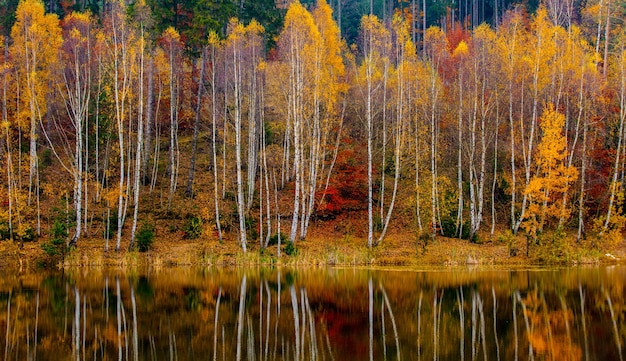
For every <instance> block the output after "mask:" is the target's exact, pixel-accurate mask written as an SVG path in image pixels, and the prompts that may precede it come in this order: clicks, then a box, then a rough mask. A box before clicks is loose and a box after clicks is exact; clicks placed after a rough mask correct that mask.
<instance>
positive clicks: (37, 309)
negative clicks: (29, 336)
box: [33, 292, 85, 360]
mask: <svg viewBox="0 0 626 361" xmlns="http://www.w3.org/2000/svg"><path fill="white" fill-rule="evenodd" d="M38 330H39V292H37V300H36V308H35V344H34V347H33V360H37V344H38V342H37V331H38ZM83 334H84V333H83ZM84 345H85V344H84V341H83V350H84ZM83 352H84V351H83ZM83 359H85V358H84V357H83Z"/></svg>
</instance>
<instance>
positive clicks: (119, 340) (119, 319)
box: [115, 277, 122, 361]
mask: <svg viewBox="0 0 626 361" xmlns="http://www.w3.org/2000/svg"><path fill="white" fill-rule="evenodd" d="M115 289H116V291H117V312H116V314H117V355H118V360H120V361H121V360H122V295H121V293H120V279H119V278H117V277H116V278H115Z"/></svg>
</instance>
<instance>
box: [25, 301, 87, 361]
mask: <svg viewBox="0 0 626 361" xmlns="http://www.w3.org/2000/svg"><path fill="white" fill-rule="evenodd" d="M37 309H39V294H37ZM37 316H39V311H37ZM36 323H37V322H35V324H36ZM36 331H37V328H35V342H37V332H36ZM94 342H95V340H94ZM86 343H87V296H86V295H85V294H84V293H83V360H86V359H87V354H86V350H87V345H86ZM35 359H36V358H35ZM94 360H95V357H94Z"/></svg>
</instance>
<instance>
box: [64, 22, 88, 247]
mask: <svg viewBox="0 0 626 361" xmlns="http://www.w3.org/2000/svg"><path fill="white" fill-rule="evenodd" d="M64 26H65V29H64V33H65V36H64V38H65V39H64V44H63V60H64V63H65V69H64V70H63V84H62V85H61V88H62V91H61V94H62V95H63V98H64V100H65V105H66V106H65V108H66V110H67V113H68V116H69V118H70V123H71V124H72V125H73V128H74V137H75V138H74V154H73V158H72V159H71V164H70V170H71V173H72V177H73V178H74V212H75V213H76V218H75V222H76V231H75V233H74V236H73V237H72V239H71V240H70V241H69V243H68V246H76V242H77V240H78V239H79V238H80V236H81V226H82V224H83V222H82V212H83V207H82V204H83V188H84V186H85V183H86V165H87V162H86V161H85V160H84V159H83V158H84V155H85V154H86V152H85V150H84V149H83V148H84V147H85V146H86V144H85V141H86V138H87V134H86V131H85V130H86V126H87V120H88V119H87V117H88V115H89V106H90V101H91V92H92V89H91V87H92V82H91V81H92V76H91V69H92V57H91V46H92V44H91V42H92V41H91V40H92V39H91V36H92V34H91V26H92V19H91V17H90V15H89V14H84V13H72V14H70V15H68V16H67V17H66V18H65V19H64Z"/></svg>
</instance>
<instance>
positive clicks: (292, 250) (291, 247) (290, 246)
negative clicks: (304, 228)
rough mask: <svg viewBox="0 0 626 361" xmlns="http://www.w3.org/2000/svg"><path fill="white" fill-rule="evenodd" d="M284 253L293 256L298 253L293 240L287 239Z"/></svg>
mask: <svg viewBox="0 0 626 361" xmlns="http://www.w3.org/2000/svg"><path fill="white" fill-rule="evenodd" d="M285 254H286V255H287V256H295V255H297V254H298V248H297V247H296V245H295V244H294V243H293V242H290V241H287V244H286V246H285Z"/></svg>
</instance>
